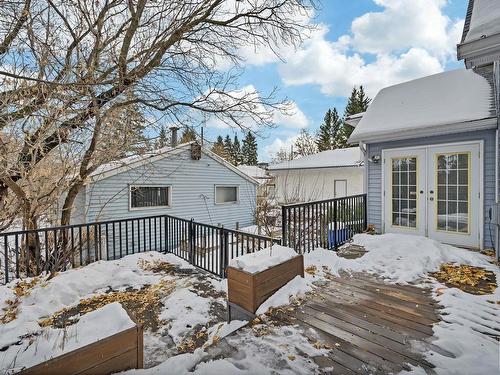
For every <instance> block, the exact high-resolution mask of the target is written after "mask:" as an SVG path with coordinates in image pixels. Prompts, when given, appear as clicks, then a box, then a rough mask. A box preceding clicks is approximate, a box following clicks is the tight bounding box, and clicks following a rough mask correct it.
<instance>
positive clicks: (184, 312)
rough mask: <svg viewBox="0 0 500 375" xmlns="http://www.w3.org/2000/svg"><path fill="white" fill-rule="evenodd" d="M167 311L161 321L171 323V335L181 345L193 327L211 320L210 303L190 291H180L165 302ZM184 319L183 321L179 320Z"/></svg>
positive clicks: (185, 289) (162, 314) (163, 313)
mask: <svg viewBox="0 0 500 375" xmlns="http://www.w3.org/2000/svg"><path fill="white" fill-rule="evenodd" d="M163 304H164V305H165V309H164V310H163V311H162V313H161V314H160V319H161V320H168V321H170V322H171V323H170V327H169V329H168V333H169V335H170V336H171V337H172V339H173V340H174V342H175V343H176V344H177V345H179V344H180V343H181V342H182V341H183V339H184V336H185V335H186V333H187V332H188V331H189V330H191V328H192V327H194V326H196V325H198V324H201V325H204V324H206V323H208V321H209V320H210V318H211V317H210V314H209V311H210V301H209V300H207V299H206V298H203V297H200V296H199V295H197V294H196V293H193V292H191V291H190V290H189V289H187V288H184V289H179V290H177V291H175V292H174V293H172V294H171V295H169V296H168V297H166V298H165V299H164V300H163ZM179 317H182V319H178V318H179Z"/></svg>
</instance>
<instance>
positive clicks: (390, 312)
mask: <svg viewBox="0 0 500 375" xmlns="http://www.w3.org/2000/svg"><path fill="white" fill-rule="evenodd" d="M437 308H438V306H437V305H436V303H435V302H434V301H433V300H432V298H431V296H430V291H429V290H425V289H421V288H417V287H414V286H399V285H390V284H387V283H384V282H383V281H380V280H377V279H375V278H373V277H369V276H366V275H364V274H355V275H353V277H349V276H345V277H341V278H335V277H332V278H331V280H330V281H329V282H328V283H327V284H326V285H324V286H323V287H320V288H318V291H317V293H316V295H314V296H311V297H310V298H308V299H307V301H306V302H305V303H304V304H303V305H301V306H300V307H299V308H297V309H295V310H293V311H286V312H283V311H280V312H277V313H276V316H275V317H276V318H277V320H279V321H281V322H283V324H298V325H299V326H300V327H301V328H302V329H303V332H304V334H305V335H308V336H309V335H313V332H315V333H316V334H317V335H319V339H320V340H321V341H322V342H324V343H326V344H327V345H328V346H329V347H332V348H333V350H331V354H330V355H329V356H328V357H324V356H323V357H315V358H314V360H315V362H316V363H317V364H318V365H319V367H320V369H322V371H323V373H328V374H346V375H350V374H372V373H375V374H387V373H393V372H398V371H400V370H402V369H404V368H406V369H407V368H408V366H407V364H412V365H417V366H421V367H423V368H424V369H426V371H427V372H429V373H432V367H433V366H432V364H430V363H428V362H426V361H425V360H424V359H423V357H422V353H419V352H418V349H416V348H418V347H419V346H421V345H414V344H415V341H417V342H418V341H420V342H422V341H424V340H426V339H428V338H429V337H431V336H432V324H433V323H436V322H437V321H439V315H438V312H437ZM310 328H312V329H313V330H314V331H311V330H310ZM426 345H432V344H430V341H429V340H426Z"/></svg>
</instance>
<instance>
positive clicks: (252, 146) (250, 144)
mask: <svg viewBox="0 0 500 375" xmlns="http://www.w3.org/2000/svg"><path fill="white" fill-rule="evenodd" d="M241 152H242V154H243V164H246V165H257V140H256V139H255V136H254V135H253V134H252V132H248V133H247V135H246V136H245V139H244V140H243V147H242V148H241Z"/></svg>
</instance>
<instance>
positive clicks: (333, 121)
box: [316, 108, 342, 152]
mask: <svg viewBox="0 0 500 375" xmlns="http://www.w3.org/2000/svg"><path fill="white" fill-rule="evenodd" d="M341 128H342V120H341V119H340V117H339V114H338V112H337V108H333V110H331V109H329V110H328V111H327V112H326V114H325V117H324V120H323V123H322V124H321V126H320V127H319V132H318V135H317V137H316V146H317V147H318V151H320V152H321V151H325V150H334V149H336V148H338V147H339V144H340V142H339V139H340V137H341V136H340V134H339V132H340V130H341Z"/></svg>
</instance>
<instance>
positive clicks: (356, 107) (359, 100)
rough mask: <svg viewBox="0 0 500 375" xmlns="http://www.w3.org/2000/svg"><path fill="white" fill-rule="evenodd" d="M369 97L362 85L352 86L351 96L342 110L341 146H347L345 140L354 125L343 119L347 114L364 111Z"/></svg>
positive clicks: (368, 102) (369, 100) (368, 103)
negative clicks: (357, 87)
mask: <svg viewBox="0 0 500 375" xmlns="http://www.w3.org/2000/svg"><path fill="white" fill-rule="evenodd" d="M370 102H371V99H370V98H369V97H368V96H367V95H366V93H365V90H364V89H363V86H359V89H356V87H353V89H352V92H351V96H350V97H349V100H348V101H347V105H346V107H345V111H344V123H343V125H342V134H341V139H340V143H341V147H348V146H349V145H348V144H347V140H348V139H349V137H350V136H351V133H352V132H353V130H354V127H353V126H351V125H349V124H347V123H346V122H345V119H346V118H347V117H348V116H352V115H355V114H357V113H361V112H365V111H366V110H367V109H368V106H369V105H370Z"/></svg>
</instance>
